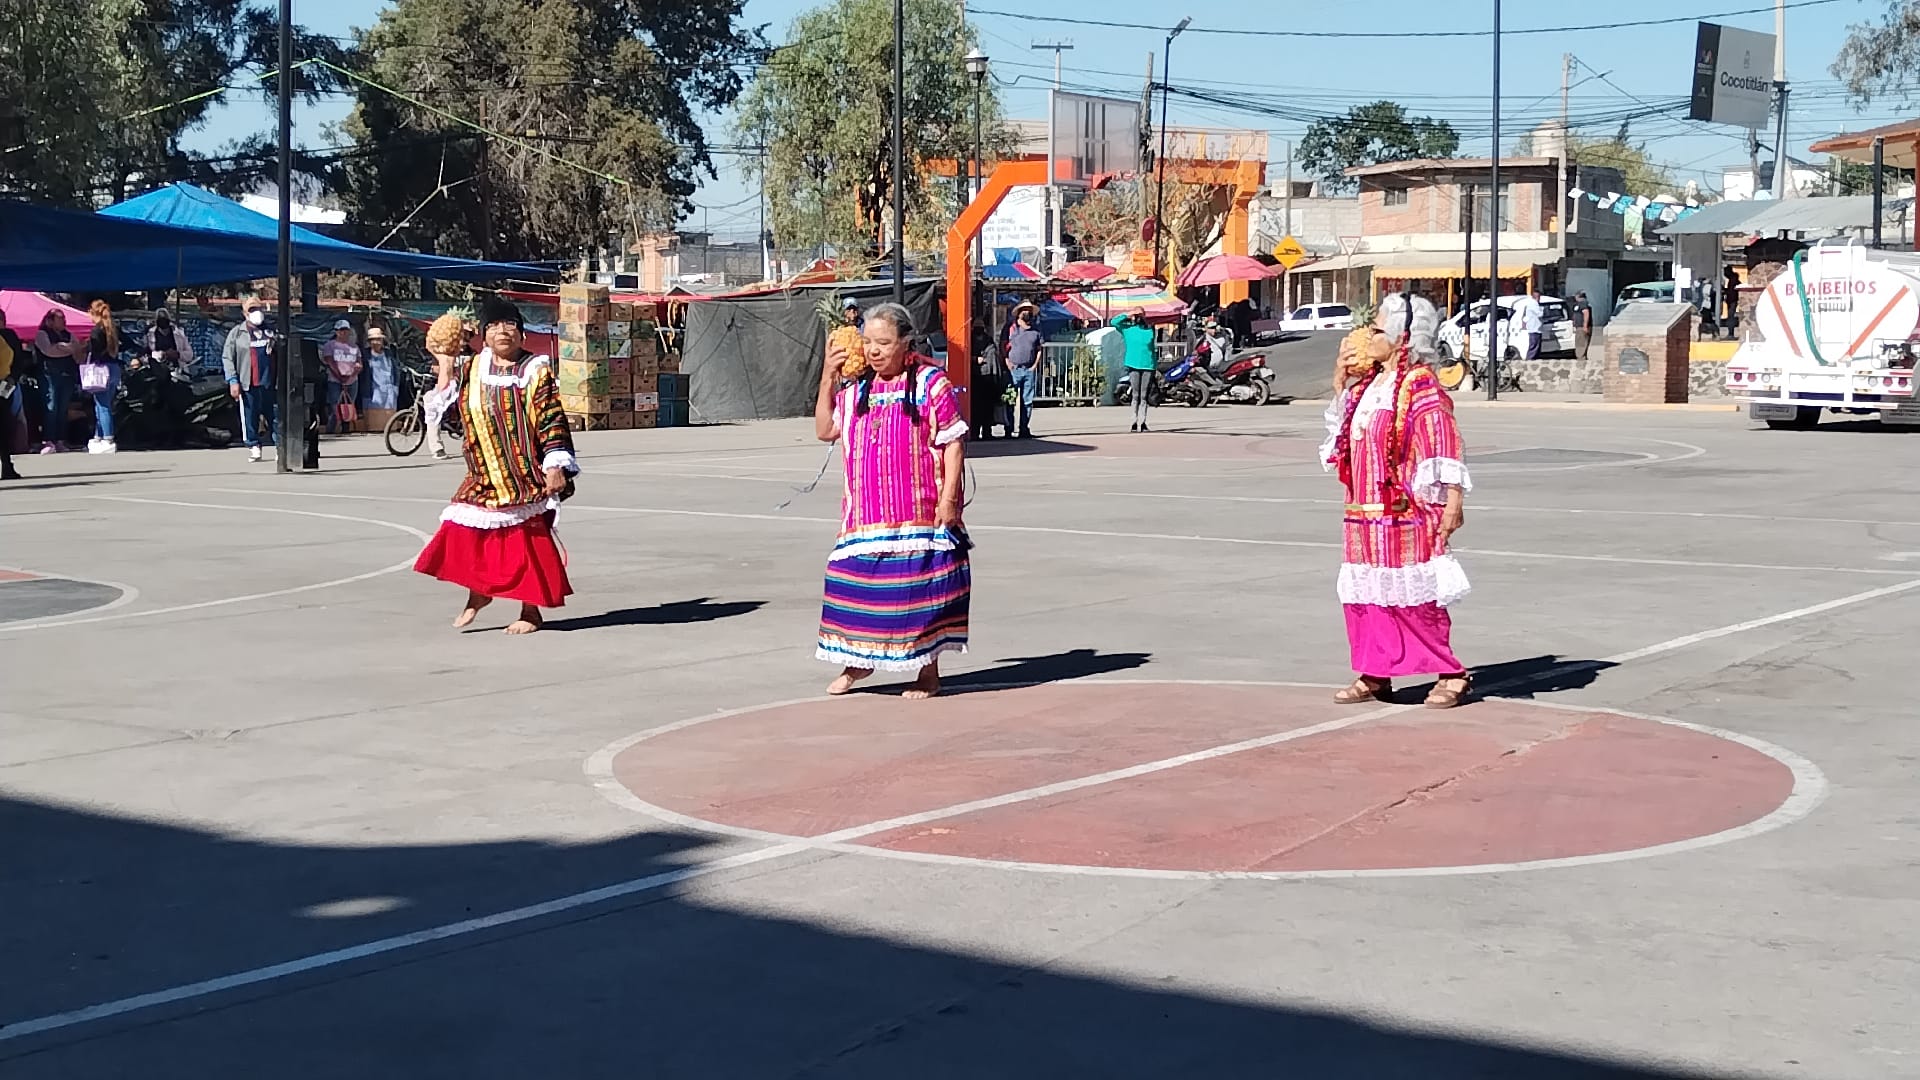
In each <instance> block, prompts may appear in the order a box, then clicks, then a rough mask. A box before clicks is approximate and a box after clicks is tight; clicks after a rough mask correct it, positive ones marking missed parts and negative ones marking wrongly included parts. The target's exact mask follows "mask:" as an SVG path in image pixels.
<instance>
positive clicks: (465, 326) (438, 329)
mask: <svg viewBox="0 0 1920 1080" xmlns="http://www.w3.org/2000/svg"><path fill="white" fill-rule="evenodd" d="M475 330H476V327H475V326H474V325H473V312H472V311H471V310H470V309H468V308H463V307H457V308H448V309H447V311H446V313H445V314H443V315H441V316H440V317H439V318H437V319H435V320H433V325H431V326H429V327H427V351H428V352H430V353H433V354H434V355H435V356H459V355H460V354H461V353H464V352H466V351H467V346H468V344H469V343H470V342H471V341H472V339H473V335H474V332H475Z"/></svg>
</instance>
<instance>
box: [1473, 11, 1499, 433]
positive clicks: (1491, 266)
mask: <svg viewBox="0 0 1920 1080" xmlns="http://www.w3.org/2000/svg"><path fill="white" fill-rule="evenodd" d="M1487 217H1488V219H1489V221H1488V223H1487V229H1488V231H1489V232H1490V233H1491V234H1492V242H1491V243H1489V244H1488V245H1487V282H1488V285H1489V286H1490V287H1489V289H1488V290H1487V400H1488V401H1495V400H1497V399H1498V398H1499V397H1500V334H1499V330H1500V0H1493V191H1492V192H1491V193H1490V194H1489V196H1488V198H1487ZM1468 224H1469V225H1471V224H1472V213H1471V212H1469V213H1468ZM1469 332H1471V331H1469Z"/></svg>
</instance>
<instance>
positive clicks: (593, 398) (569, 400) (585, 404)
mask: <svg viewBox="0 0 1920 1080" xmlns="http://www.w3.org/2000/svg"><path fill="white" fill-rule="evenodd" d="M560 407H561V408H562V409H564V410H566V411H567V412H570V413H587V414H593V413H604V412H611V411H613V399H612V398H610V397H608V396H607V395H605V394H561V395H560Z"/></svg>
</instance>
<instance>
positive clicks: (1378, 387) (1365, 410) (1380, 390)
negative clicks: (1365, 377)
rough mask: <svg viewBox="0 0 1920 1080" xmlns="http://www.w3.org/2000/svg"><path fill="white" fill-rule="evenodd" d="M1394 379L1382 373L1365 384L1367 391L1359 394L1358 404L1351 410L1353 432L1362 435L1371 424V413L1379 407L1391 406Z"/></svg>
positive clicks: (1375, 411) (1379, 408)
mask: <svg viewBox="0 0 1920 1080" xmlns="http://www.w3.org/2000/svg"><path fill="white" fill-rule="evenodd" d="M1395 381H1396V380H1393V379H1390V378H1387V377H1386V376H1385V375H1384V374H1383V375H1381V376H1380V377H1379V378H1377V379H1375V380H1373V382H1371V383H1369V384H1367V392H1366V393H1365V394H1363V395H1361V398H1360V404H1359V405H1357V406H1355V407H1354V410H1353V433H1354V435H1355V436H1359V435H1363V434H1365V433H1366V432H1367V430H1368V429H1369V428H1371V427H1372V426H1373V414H1374V413H1377V412H1379V411H1380V410H1381V409H1392V408H1393V387H1394V383H1395Z"/></svg>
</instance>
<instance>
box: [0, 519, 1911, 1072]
mask: <svg viewBox="0 0 1920 1080" xmlns="http://www.w3.org/2000/svg"><path fill="white" fill-rule="evenodd" d="M320 516H328V515H320ZM1914 588H1920V579H1916V580H1913V581H1908V582H1903V583H1901V584H1899V585H1891V586H1887V587H1884V588H1880V589H1873V590H1869V591H1867V592H1862V593H1855V594H1853V595H1851V596H1844V597H1841V598H1839V599H1837V600H1830V601H1827V602H1826V603H1822V604H1814V605H1811V606H1809V607H1803V608H1796V609H1794V610H1792V611H1786V612H1781V613H1780V614H1777V615H1770V616H1767V617H1765V618H1760V619H1750V620H1747V621H1745V622H1740V623H1734V624H1732V625H1730V626H1724V627H1719V628H1717V629H1713V630H1704V631H1701V632H1699V633H1696V634H1687V635H1684V636H1682V637H1677V638H1670V639H1668V640H1666V641H1663V642H1659V643H1657V644H1654V645H1649V646H1647V647H1645V648H1642V649H1635V650H1632V651H1631V652H1626V653H1620V654H1617V655H1616V656H1613V657H1609V658H1608V659H1607V660H1606V661H1604V662H1605V663H1609V664H1623V663H1629V662H1631V661H1634V660H1640V659H1645V658H1647V657H1650V656H1656V655H1659V654H1661V653H1665V652H1671V651H1673V650H1676V649H1683V648H1686V647H1687V646H1689V645H1694V644H1698V643H1700V642H1703V641H1708V640H1712V639H1714V638H1719V637H1726V636H1729V635H1732V634H1738V633H1742V632H1744V631H1747V630H1752V629H1756V628H1759V627H1762V626H1770V625H1774V624H1776V623H1782V622H1788V621H1791V620H1794V619H1800V618H1806V617H1807V616H1810V615H1816V614H1821V613H1824V612H1828V611H1833V610H1835V609H1837V608H1842V607H1847V606H1850V605H1853V604H1859V603H1865V602H1867V601H1869V600H1874V599H1878V598H1880V597H1883V596H1891V595H1894V594H1896V593H1901V592H1906V591H1908V590H1911V589H1914ZM1580 668H1581V665H1579V664H1573V665H1567V666H1566V668H1565V669H1555V671H1551V672H1548V673H1547V674H1554V673H1557V672H1558V671H1559V670H1579V669H1580ZM1542 677H1544V676H1534V677H1533V678H1529V679H1523V680H1511V681H1510V683H1509V684H1501V685H1500V686H1496V687H1487V688H1483V690H1496V689H1501V688H1504V687H1505V686H1507V685H1510V684H1511V683H1516V682H1518V683H1526V682H1533V681H1536V680H1537V679H1539V678H1542ZM808 700H811V699H808ZM768 707H770V706H755V707H754V708H755V709H759V708H768ZM748 711H753V710H751V709H741V710H735V711H734V712H735V713H739V712H748ZM1395 711H1398V708H1397V707H1396V708H1395V709H1393V710H1373V711H1371V712H1369V713H1365V714H1361V715H1360V716H1358V717H1355V718H1353V721H1352V722H1356V723H1357V722H1359V721H1360V720H1361V719H1363V718H1366V717H1376V718H1377V717H1378V716H1380V715H1390V714H1391V712H1395ZM1596 711H1606V712H1613V713H1618V711H1617V710H1596ZM727 715H733V713H720V714H716V715H715V716H711V717H700V718H697V719H692V720H685V721H680V722H678V723H675V724H668V725H665V726H663V727H660V728H655V729H653V730H651V731H647V732H642V733H641V734H640V735H638V736H630V737H629V738H627V739H623V740H621V741H620V742H617V743H614V744H613V745H612V746H609V747H607V748H605V749H603V750H601V751H600V752H598V753H596V754H594V755H593V757H592V758H590V759H589V760H588V762H587V765H586V767H587V770H588V772H589V774H590V775H593V776H594V779H595V787H596V789H598V790H600V791H601V792H602V794H603V795H609V796H612V795H613V794H614V793H613V792H610V791H609V790H608V789H609V786H614V787H618V785H617V784H614V783H612V764H611V763H612V760H613V755H614V754H616V753H618V752H619V750H620V749H624V748H625V747H626V746H630V745H632V744H633V743H636V742H639V741H641V740H642V739H645V738H648V737H651V736H654V735H659V734H662V733H664V732H666V731H669V730H674V729H677V728H681V727H688V726H691V725H693V724H697V723H703V722H706V721H708V720H712V719H717V718H719V717H723V716H727ZM1619 715H1625V714H1619ZM1663 722H1669V723H1677V722H1675V721H1663ZM1680 726H1682V727H1690V728H1694V729H1695V730H1701V731H1707V732H1709V733H1711V734H1716V735H1721V736H1722V737H1726V738H1731V739H1734V740H1735V741H1737V742H1740V743H1742V744H1744V745H1747V746H1751V747H1754V748H1756V749H1759V750H1761V751H1762V752H1763V753H1769V754H1771V755H1772V756H1774V757H1776V758H1777V759H1778V760H1780V761H1782V762H1784V763H1786V764H1787V765H1788V766H1789V768H1791V769H1792V770H1793V772H1794V778H1795V787H1794V795H1793V796H1792V797H1789V799H1788V800H1787V801H1786V802H1785V803H1783V804H1782V805H1781V806H1780V807H1779V808H1778V809H1776V810H1775V811H1774V812H1773V813H1772V814H1769V815H1767V816H1766V817H1763V818H1761V819H1760V820H1758V821H1755V822H1751V823H1749V824H1748V825H1745V826H1741V827H1739V828H1736V829H1733V830H1729V831H1728V832H1726V833H1716V834H1713V835H1711V836H1707V837H1696V838H1694V839H1692V840H1687V841H1680V842H1679V843H1677V844H1668V845H1663V846H1661V847H1657V848H1647V849H1644V850H1641V851H1637V852H1619V853H1612V854H1610V855H1596V856H1576V857H1574V858H1572V859H1561V860H1548V861H1543V862H1541V863H1520V864H1500V865H1495V866H1486V867H1479V868H1474V869H1461V868H1425V869H1418V870H1397V871H1328V872H1305V871H1302V872H1292V873H1290V874H1284V875H1275V874H1267V875H1264V876H1269V877H1272V876H1291V877H1302V876H1309V875H1310V874H1311V876H1320V877H1336V876H1337V877H1369V876H1383V875H1385V874H1395V875H1398V876H1428V875H1436V874H1442V873H1454V874H1459V873H1494V872H1499V871H1501V870H1510V869H1512V870H1517V869H1534V868H1540V867H1545V866H1569V865H1583V864H1587V863H1596V862H1611V861H1618V860H1620V859H1625V858H1639V857H1645V856H1649V855H1655V854H1663V853H1667V852H1671V851H1679V850H1688V849H1691V848H1695V847H1703V846H1707V845H1709V844H1716V843H1724V842H1726V841H1728V840H1733V839H1739V838H1741V837H1744V836H1750V835H1755V834H1757V833H1759V832H1764V831H1766V830H1767V829H1771V828H1777V827H1779V826H1781V825H1785V824H1787V823H1789V822H1790V821H1793V820H1795V819H1797V818H1798V817H1801V816H1804V815H1805V814H1806V813H1808V812H1809V811H1811V810H1812V809H1813V807H1814V806H1815V805H1816V804H1817V803H1818V802H1819V800H1820V798H1821V797H1823V796H1824V793H1825V783H1826V782H1825V779H1824V777H1822V776H1821V775H1820V772H1819V770H1818V769H1817V768H1815V767H1814V766H1813V764H1812V763H1811V762H1807V761H1805V759H1803V758H1800V757H1799V756H1798V755H1794V754H1792V753H1790V752H1789V751H1786V750H1783V749H1780V748H1777V747H1772V746H1771V745H1770V744H1767V743H1764V742H1762V741H1761V740H1758V739H1752V738H1750V737H1748V736H1744V735H1738V734H1736V733H1732V732H1724V733H1723V732H1720V731H1718V730H1716V729H1711V728H1702V727H1699V726H1698V725H1691V724H1680ZM1281 734H1285V733H1281ZM1294 737H1296V738H1297V737H1299V736H1298V735H1295V736H1294ZM1234 745H1239V744H1229V746H1234ZM1231 752H1234V751H1232V750H1229V749H1227V748H1225V747H1216V748H1214V751H1211V752H1210V751H1204V750H1203V751H1197V752H1196V753H1197V754H1203V755H1204V754H1210V756H1212V757H1220V756H1224V755H1225V754H1226V753H1231ZM1183 757H1193V755H1183ZM1167 760H1173V759H1167ZM1194 760H1204V758H1194ZM1163 767H1164V768H1172V767H1174V766H1172V765H1166V766H1163ZM1117 771H1118V772H1126V771H1127V770H1117ZM1101 775H1108V774H1101ZM603 778H604V779H605V780H607V781H609V783H605V784H603V783H601V782H600V781H601V780H602V779H603ZM1092 782H1093V781H1092V780H1091V779H1089V780H1087V781H1084V782H1082V783H1081V784H1080V786H1083V787H1084V786H1091V784H1092ZM1066 783H1073V781H1066ZM1803 784H1804V785H1805V786H1804V787H1803V786H1802V785H1803ZM1054 786H1056V785H1049V787H1054ZM1029 790H1030V791H1031V790H1039V789H1029ZM618 791H619V793H620V794H621V795H622V796H623V798H618V797H617V798H615V801H616V802H620V803H621V805H628V806H631V805H632V803H642V804H643V805H645V804H644V801H643V800H640V798H639V797H638V796H636V795H633V793H632V792H629V791H627V790H626V789H625V788H624V787H618ZM1014 794H1015V795H1018V794H1020V793H1018V792H1016V793H1014ZM1029 797H1032V798H1038V797H1040V796H1037V795H1036V796H1029ZM1002 798H1006V797H1002ZM626 800H632V803H629V802H627V801H626ZM1003 805H1004V804H1003ZM661 813H663V814H664V813H667V811H664V810H662V811H661ZM929 813H936V814H937V813H939V811H929ZM891 820H895V821H898V820H900V819H891ZM876 824H879V823H876ZM701 827H702V828H705V829H707V830H709V831H713V832H719V833H726V832H730V831H734V830H730V829H728V828H727V827H724V826H718V825H717V824H716V823H711V822H709V823H706V824H705V825H703V826H701ZM889 827H897V826H889ZM860 828H863V829H864V828H867V827H866V826H862V827H860ZM844 832H846V830H842V833H844ZM829 835H830V836H831V835H835V834H829ZM831 843H832V842H830V841H825V840H815V839H811V838H807V839H795V838H790V839H789V841H788V842H785V843H774V844H772V846H769V847H765V848H761V849H758V850H756V851H750V852H745V853H743V854H740V855H736V856H729V857H728V858H726V859H720V860H716V861H714V862H711V863H702V864H699V865H696V866H691V867H686V868H684V869H681V870H676V871H672V872H670V873H668V874H659V875H653V876H651V877H646V878H637V879H635V880H633V881H628V882H622V883H620V884H617V885H610V886H606V887H605V888H601V889H594V890H589V891H587V892H581V893H574V894H572V895H570V896H564V897H560V898H558V899H555V900H549V901H546V902H545V903H542V904H535V905H531V906H529V907H522V908H515V909H513V910H511V911H504V912H499V913H497V914H494V915H488V916H482V917H480V918H476V919H467V920H463V921H460V922H455V923H448V924H445V925H443V926H438V927H430V928H428V929H425V930H419V931H415V932H414V933H411V934H403V935H399V936H397V937H390V938H382V939H380V940H378V941H373V942H369V943H367V944H364V945H358V946H352V947H349V948H346V949H338V950H334V951H332V952H325V953H317V954H315V955H312V956H308V957H304V958H301V959H298V960H291V961H287V962H285V963H282V964H274V965H269V966H267V967H261V968H254V969H251V970H248V971H241V972H236V973H234V974H231V975H225V976H221V977H219V978H215V979H207V980H203V981H200V982H195V983H188V984H186V985H183V986H177V987H173V988H170V989H166V990H159V991H154V992H152V993H148V994H140V995H135V996H133V997H127V998H121V999H119V1000H117V1001H109V1002H104V1003H102V1004H99V1005H91V1006H87V1007H86V1008H82V1009H76V1010H72V1011H70V1012H63V1013H56V1014H53V1015H50V1016H43V1017H38V1018H35V1019H29V1020H24V1021H21V1022H19V1023H16V1024H10V1025H7V1026H5V1027H0V1042H4V1041H7V1040H9V1039H16V1038H21V1037H24V1036H26V1035H31V1034H39V1033H43V1032H49V1031H56V1030H59V1029H62V1028H68V1027H73V1026H75V1025H78V1024H85V1023H89V1022H92V1021H95V1020H101V1019H105V1018H108V1017H113V1016H120V1015H123V1014H126V1013H131V1012H137V1011H140V1010H144V1009H148V1008H153V1007H155V1006H158V1005H166V1004H173V1003H176V1002H181V1001H187V1000H191V999H194V998H200V997H206V996H208V995H210V994H217V993H220V992H222V991H224V990H229V989H233V988H236V987H243V986H251V985H255V984H258V983H263V982H268V981H271V980H274V979H279V978H283V977H285V976H287V975H293V974H298V973H301V972H306V971H313V970H316V969H319V968H324V967H331V966H333V965H336V964H342V963H347V962H349V961H352V960H356V959H360V958H362V957H368V956H376V955H379V954H381V953H387V952H393V951H396V950H399V949H405V948H409V947H411V946H413V945H417V944H423V943H425V942H430V941H442V940H446V939H448V938H454V937H460V936H463V935H466V934H471V933H475V932H478V931H480V930H485V929H491V928H495V927H500V926H507V925H511V924H514V923H520V922H525V921H527V920H529V919H535V918H540V917H543V916H545V915H549V914H553V913H556V912H561V911H568V910H572V909H575V908H579V907H584V906H587V905H590V904H596V903H600V902H602V901H603V900H607V899H611V898H614V897H620V896H628V895H633V894H635V893H639V892H645V891H647V890H649V889H655V888H660V887H662V886H664V885H669V884H673V883H674V882H677V881H684V880H687V879H688V878H691V877H696V876H699V875H701V874H706V873H712V872H714V871H716V870H722V869H728V868H731V867H734V866H741V865H749V864H751V863H755V862H765V861H769V860H773V859H778V858H783V857H785V856H787V855H793V854H798V853H799V852H801V851H808V850H816V849H818V848H821V847H825V848H826V849H827V850H834V851H847V852H853V853H858V854H862V855H869V856H871V855H875V854H876V853H883V852H882V849H879V848H868V847H862V846H860V845H853V844H846V845H845V846H844V847H833V846H831ZM883 854H884V855H886V856H887V857H896V858H916V859H918V860H919V861H945V860H951V859H952V858H953V857H950V856H920V855H919V854H918V853H911V852H884V853H883ZM993 865H996V866H1002V867H1006V868H1011V869H1026V870H1034V871H1045V872H1054V873H1064V872H1076V873H1085V874H1104V875H1106V876H1118V877H1206V878H1229V877H1234V876H1240V877H1247V876H1260V875H1257V874H1253V873H1247V872H1242V873H1239V874H1237V875H1236V874H1234V873H1211V872H1200V871H1147V870H1141V869H1137V868H1134V869H1127V868H1099V867H1080V868H1074V869H1073V870H1071V871H1069V870H1068V869H1067V868H1063V867H1059V866H1052V865H1031V864H1017V863H996V864H993Z"/></svg>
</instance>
